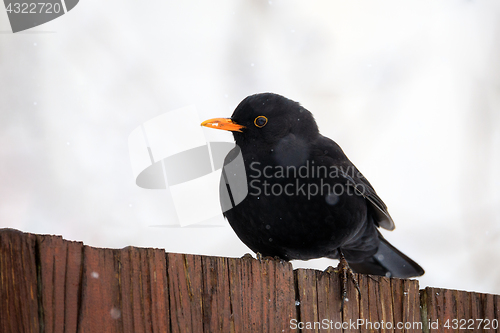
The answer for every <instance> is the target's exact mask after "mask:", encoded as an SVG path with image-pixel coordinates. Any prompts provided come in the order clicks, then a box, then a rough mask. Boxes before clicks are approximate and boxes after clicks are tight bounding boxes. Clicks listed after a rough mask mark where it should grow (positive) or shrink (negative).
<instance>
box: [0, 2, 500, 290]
mask: <svg viewBox="0 0 500 333" xmlns="http://www.w3.org/2000/svg"><path fill="white" fill-rule="evenodd" d="M499 59H500V2H498V1H495V0H489V1H486V0H483V1H480V0H478V1H465V0H461V1H458V0H455V1H451V0H450V1H430V0H427V1H422V0H419V1H416V0H415V1H399V0H394V1H377V2H373V1H368V0H364V1H349V2H347V1H326V0H325V1H309V2H305V1H292V0H286V1H285V0H282V1H276V0H273V1H255V0H253V1H251V0H238V1H234V0H233V1H230V0H227V1H210V2H201V1H199V2H195V1H183V2H171V1H158V0H156V1H148V2H138V1H117V0H110V1H105V2H103V1H97V0H82V1H80V2H79V4H78V5H77V6H76V7H75V8H74V9H73V10H72V11H70V12H69V13H68V14H66V15H64V16H62V17H60V18H58V19H56V20H54V21H51V22H49V23H47V24H44V25H41V26H38V27H35V28H33V29H30V30H27V31H25V32H20V33H16V34H13V33H12V32H11V30H10V25H9V21H8V18H7V14H6V12H5V11H4V10H3V8H1V9H0V227H9V228H16V229H20V230H22V231H27V232H33V233H41V234H57V235H62V236H63V237H64V238H66V239H69V240H79V241H83V242H84V243H85V244H88V245H91V246H98V247H111V248H121V247H125V246H128V245H134V246H141V247H157V248H164V249H165V250H166V251H169V252H185V253H193V254H206V255H219V256H235V257H236V256H242V255H243V254H245V253H246V252H249V250H248V249H247V248H246V246H245V245H243V244H242V243H241V242H240V241H239V240H238V238H237V237H236V236H235V234H234V233H233V231H232V229H231V228H230V227H229V225H228V224H227V222H225V221H223V220H222V217H220V218H217V219H213V220H212V221H208V223H211V224H221V225H222V227H206V228H193V227H192V228H189V227H180V226H179V225H178V219H177V215H176V212H175V209H174V208H173V204H172V198H171V195H170V193H169V191H167V190H146V189H141V188H139V187H137V186H136V185H135V179H134V177H133V174H132V169H131V165H130V158H129V151H128V136H129V134H130V133H131V132H132V130H133V129H135V128H137V127H138V126H140V125H141V124H142V123H144V122H145V121H147V120H149V119H151V118H153V117H155V116H158V115H160V114H163V113H165V112H168V111H171V110H175V109H178V108H180V107H184V106H187V105H195V106H196V108H197V110H198V113H199V115H200V120H204V119H208V118H214V117H228V116H230V115H231V113H232V111H233V110H234V108H235V107H236V105H237V104H238V103H239V102H240V101H241V100H242V99H243V98H244V97H246V96H247V95H250V94H254V93H257V92H265V91H270V92H275V93H279V94H282V95H284V96H286V97H288V98H291V99H293V100H296V101H299V102H301V103H302V104H303V105H304V106H305V107H306V108H307V109H309V110H310V111H311V112H313V114H314V115H315V117H316V120H317V122H318V124H319V127H320V130H321V132H322V134H324V135H326V136H329V137H330V138H332V139H334V140H335V141H336V142H337V143H339V144H340V145H341V146H342V148H343V149H344V151H345V152H346V154H347V155H348V156H349V158H350V159H351V160H352V161H353V162H354V163H355V164H356V166H357V167H358V168H359V169H360V170H361V172H363V174H364V175H365V176H366V177H367V178H368V179H369V180H370V182H371V183H372V184H373V185H374V187H375V189H376V190H377V192H378V194H379V195H380V196H381V197H382V199H383V200H384V201H385V203H386V204H387V205H388V207H389V211H390V213H391V215H392V217H393V218H394V221H395V222H396V230H395V231H393V232H384V236H385V237H387V238H388V239H389V240H390V241H391V242H392V243H393V244H394V245H395V246H397V247H398V248H399V249H401V250H402V251H403V252H404V253H406V254H407V255H409V256H410V257H411V258H413V259H415V260H416V261H417V262H418V263H419V264H421V265H422V266H423V267H424V269H425V270H426V274H425V275H424V276H423V277H421V278H420V279H419V280H420V285H421V287H422V288H423V287H425V286H435V287H446V288H455V289H464V290H473V291H481V292H489V293H497V294H500V265H499V263H500V172H499V171H500V61H499ZM203 131H204V132H205V135H206V137H207V139H208V140H212V141H213V140H225V141H230V140H232V137H231V134H230V133H224V132H222V131H214V130H210V129H203ZM193 209H196V203H193ZM294 265H295V266H296V267H316V268H320V269H324V268H326V267H327V266H328V265H336V262H334V261H328V260H320V261H312V262H307V263H295V264H294Z"/></svg>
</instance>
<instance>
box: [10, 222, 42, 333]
mask: <svg viewBox="0 0 500 333" xmlns="http://www.w3.org/2000/svg"><path fill="white" fill-rule="evenodd" d="M35 246H36V238H35V237H34V236H33V235H28V234H24V233H22V232H20V231H17V230H14V229H1V230H0V332H3V333H10V332H12V333H19V332H23V333H24V332H38V331H39V327H40V321H39V315H38V290H37V276H36V275H37V272H36V260H35V253H36V251H35Z"/></svg>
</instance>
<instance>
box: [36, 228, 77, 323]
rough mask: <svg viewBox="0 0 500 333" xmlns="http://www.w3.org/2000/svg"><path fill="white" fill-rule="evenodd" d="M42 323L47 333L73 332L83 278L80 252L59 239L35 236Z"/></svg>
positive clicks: (69, 243) (70, 244) (72, 245)
mask: <svg viewBox="0 0 500 333" xmlns="http://www.w3.org/2000/svg"><path fill="white" fill-rule="evenodd" d="M36 238H37V243H38V254H39V271H40V283H41V295H40V298H41V304H42V305H43V312H42V315H43V319H42V322H43V324H44V327H45V331H46V332H65V331H66V332H75V331H76V328H77V319H78V310H79V302H80V291H81V290H80V288H81V276H82V248H83V244H82V243H79V242H68V241H65V240H63V239H62V237H60V236H41V235H37V236H36Z"/></svg>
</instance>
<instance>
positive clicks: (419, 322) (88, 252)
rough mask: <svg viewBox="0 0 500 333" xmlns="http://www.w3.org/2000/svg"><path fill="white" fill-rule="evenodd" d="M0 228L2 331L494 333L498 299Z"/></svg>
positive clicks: (272, 263)
mask: <svg viewBox="0 0 500 333" xmlns="http://www.w3.org/2000/svg"><path fill="white" fill-rule="evenodd" d="M356 276H357V278H358V281H359V285H360V289H361V295H359V294H358V292H357V290H356V289H355V287H354V285H353V283H352V282H351V281H349V283H348V289H347V293H348V299H349V301H348V302H346V304H345V306H344V309H343V311H340V305H341V290H340V286H341V281H340V279H339V275H338V274H337V273H335V272H330V271H327V272H322V271H317V270H312V269H297V270H295V271H294V270H293V268H292V265H291V264H290V263H288V262H281V261H278V260H266V259H263V260H256V259H252V258H248V257H244V258H221V257H209V256H196V255H188V254H176V253H165V252H164V251H163V250H160V249H144V248H136V247H126V248H124V249H99V248H93V247H89V246H85V245H83V244H82V243H79V242H69V241H66V240H64V239H62V238H61V237H58V236H48V235H32V234H26V233H22V232H19V231H16V230H12V229H1V230H0V332H2V333H4V332H6V333H7V332H15V333H17V332H139V333H141V332H144V333H155V332H202V333H203V332H205V333H208V332H210V333H211V332H343V333H347V332H360V333H361V332H363V333H365V332H370V333H371V332H384V333H392V332H395V333H403V332H405V333H406V332H408V333H417V332H488V333H490V332H499V329H498V326H499V323H498V320H499V317H500V296H499V295H491V294H481V293H473V292H465V291H458V290H448V289H440V288H426V289H424V290H420V291H419V285H418V281H416V280H403V279H394V278H386V277H379V276H369V275H356Z"/></svg>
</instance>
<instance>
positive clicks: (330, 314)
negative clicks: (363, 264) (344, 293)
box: [316, 271, 342, 332]
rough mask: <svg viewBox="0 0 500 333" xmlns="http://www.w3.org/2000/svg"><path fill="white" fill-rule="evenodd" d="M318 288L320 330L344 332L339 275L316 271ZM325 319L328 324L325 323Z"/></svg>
mask: <svg viewBox="0 0 500 333" xmlns="http://www.w3.org/2000/svg"><path fill="white" fill-rule="evenodd" d="M316 288H317V295H318V319H319V320H320V322H321V324H322V326H321V328H320V330H319V332H342V326H341V325H342V312H340V306H341V301H340V297H339V295H340V294H341V291H340V279H339V275H338V274H336V273H333V272H332V273H327V272H320V271H316ZM325 320H326V322H327V325H324V324H325V322H324V321H325ZM325 326H326V327H325Z"/></svg>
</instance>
